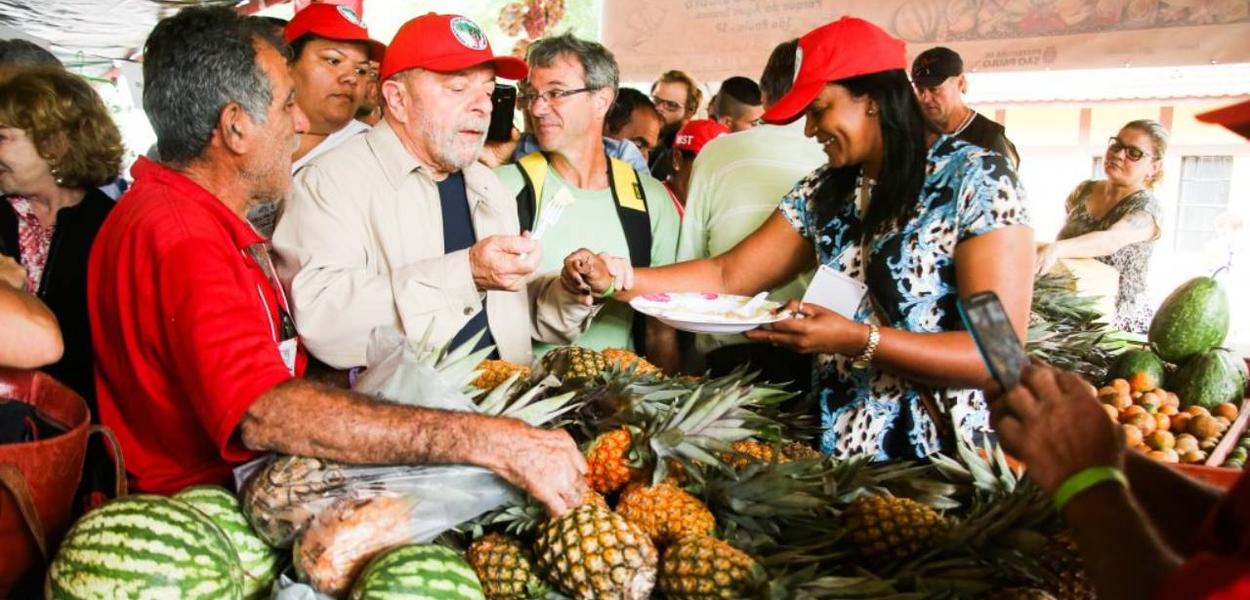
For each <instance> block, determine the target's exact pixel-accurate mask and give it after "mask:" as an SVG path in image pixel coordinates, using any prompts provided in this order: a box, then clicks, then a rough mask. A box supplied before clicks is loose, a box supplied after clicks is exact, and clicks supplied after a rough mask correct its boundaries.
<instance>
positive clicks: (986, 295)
mask: <svg viewBox="0 0 1250 600" xmlns="http://www.w3.org/2000/svg"><path fill="white" fill-rule="evenodd" d="M959 316H960V317H962V318H963V321H964V327H966V328H968V332H969V333H971V334H972V339H973V340H974V341H975V342H976V343H977V348H978V349H979V350H980V351H981V358H982V359H983V360H984V361H985V366H986V367H987V368H988V369H989V371H990V375H991V376H992V377H993V378H994V381H997V382H998V385H1000V386H1002V388H1003V391H1006V390H1009V389H1011V388H1013V387H1016V384H1017V383H1019V382H1020V371H1022V370H1023V369H1024V366H1025V365H1026V364H1028V362H1029V357H1028V355H1027V354H1025V353H1024V345H1023V344H1021V343H1020V338H1019V337H1018V336H1016V330H1015V329H1013V328H1012V327H1011V318H1010V317H1008V316H1007V311H1006V310H1005V309H1004V308H1003V304H1002V302H999V300H998V295H997V294H995V293H994V292H980V293H977V294H973V295H972V296H969V297H968V298H967V299H960V300H959Z"/></svg>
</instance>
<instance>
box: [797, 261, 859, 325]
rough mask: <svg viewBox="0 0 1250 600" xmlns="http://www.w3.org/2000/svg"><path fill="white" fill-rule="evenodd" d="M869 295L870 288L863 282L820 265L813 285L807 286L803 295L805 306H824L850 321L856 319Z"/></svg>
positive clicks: (813, 279)
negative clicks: (861, 305)
mask: <svg viewBox="0 0 1250 600" xmlns="http://www.w3.org/2000/svg"><path fill="white" fill-rule="evenodd" d="M867 293H868V286H867V285H864V283H863V282H861V281H859V280H857V279H852V278H850V277H848V276H847V275H846V274H844V273H842V272H841V271H835V270H833V269H831V268H829V267H828V266H825V265H820V268H819V269H816V276H815V277H813V278H812V283H811V284H810V285H808V286H807V292H805V293H804V294H803V304H815V305H817V306H823V307H825V308H827V309H829V310H832V311H833V312H836V313H838V314H840V315H842V316H844V317H846V318H848V319H854V318H855V313H856V312H858V311H859V306H860V304H862V303H863V301H864V296H865V295H866V294H867Z"/></svg>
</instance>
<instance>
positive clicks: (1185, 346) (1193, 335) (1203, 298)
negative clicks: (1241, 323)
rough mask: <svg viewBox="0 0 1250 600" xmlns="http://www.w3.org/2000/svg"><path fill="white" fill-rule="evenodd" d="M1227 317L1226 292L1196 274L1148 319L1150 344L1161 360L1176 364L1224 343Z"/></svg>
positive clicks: (1212, 280) (1213, 281) (1214, 283)
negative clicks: (1151, 318)
mask: <svg viewBox="0 0 1250 600" xmlns="http://www.w3.org/2000/svg"><path fill="white" fill-rule="evenodd" d="M1228 320H1229V314H1228V294H1226V293H1224V289H1223V288H1221V287H1220V284H1219V283H1218V282H1216V281H1215V280H1214V279H1212V278H1210V277H1196V278H1194V279H1191V280H1189V281H1188V282H1186V283H1184V284H1183V285H1181V286H1180V287H1178V288H1176V289H1175V290H1174V291H1173V292H1172V293H1171V294H1169V295H1168V297H1167V299H1166V300H1164V301H1163V304H1162V305H1160V306H1159V311H1158V312H1156V313H1155V316H1154V320H1153V321H1151V322H1150V336H1149V337H1150V344H1151V345H1152V346H1153V347H1154V349H1155V352H1157V353H1158V354H1159V356H1160V357H1161V358H1162V359H1163V360H1166V361H1168V362H1173V363H1178V364H1179V363H1181V362H1182V361H1184V360H1185V359H1188V358H1189V357H1191V356H1196V355H1198V354H1202V353H1203V352H1206V351H1207V350H1210V349H1212V348H1215V347H1216V346H1219V345H1220V344H1222V343H1224V338H1225V337H1226V336H1227V335H1228Z"/></svg>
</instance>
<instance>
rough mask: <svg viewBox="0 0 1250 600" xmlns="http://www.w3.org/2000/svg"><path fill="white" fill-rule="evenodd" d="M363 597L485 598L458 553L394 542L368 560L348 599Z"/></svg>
mask: <svg viewBox="0 0 1250 600" xmlns="http://www.w3.org/2000/svg"><path fill="white" fill-rule="evenodd" d="M365 598H395V599H405V598H411V599H412V600H416V599H418V598H421V599H424V598H429V599H439V600H441V599H468V598H473V599H477V600H484V599H485V598H486V596H485V595H484V594H483V593H482V584H481V583H480V582H478V580H477V575H475V574H474V573H473V567H470V566H469V563H467V562H465V560H464V558H462V557H461V556H460V553H458V552H456V551H454V550H452V549H450V548H447V547H445V546H438V545H434V544H409V545H406V546H397V547H395V548H392V549H390V550H387V551H386V552H383V553H382V554H379V555H377V556H375V557H374V558H373V560H371V561H369V564H368V565H367V566H365V570H364V571H362V572H361V574H360V577H359V578H357V579H356V584H355V585H353V586H352V593H351V600H364V599H365Z"/></svg>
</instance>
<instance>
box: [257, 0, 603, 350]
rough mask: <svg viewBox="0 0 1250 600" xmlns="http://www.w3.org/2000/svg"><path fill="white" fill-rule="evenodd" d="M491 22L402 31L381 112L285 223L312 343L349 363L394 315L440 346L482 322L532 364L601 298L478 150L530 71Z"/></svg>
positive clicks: (284, 245)
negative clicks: (553, 263) (556, 252)
mask: <svg viewBox="0 0 1250 600" xmlns="http://www.w3.org/2000/svg"><path fill="white" fill-rule="evenodd" d="M527 72H528V68H527V66H526V65H525V63H524V62H523V61H521V60H519V59H516V58H512V57H509V56H495V55H494V54H493V53H492V52H491V49H490V44H489V42H488V41H487V38H486V35H485V33H483V32H482V30H481V28H479V27H478V26H477V24H476V23H474V22H473V21H471V20H469V19H467V18H464V17H461V16H457V15H439V14H434V13H430V14H427V15H424V16H420V17H417V18H415V19H412V20H411V21H409V22H408V23H406V24H404V26H403V27H402V28H400V30H399V32H398V33H397V34H396V36H395V39H394V40H393V41H392V43H391V46H390V48H389V49H388V51H387V53H386V57H385V58H384V59H383V61H382V66H381V79H382V94H383V97H384V98H385V101H386V108H385V110H384V116H383V121H382V122H381V123H379V124H378V126H377V127H374V128H373V129H372V130H371V131H370V132H368V133H366V134H364V135H360V136H357V137H355V138H353V139H351V140H348V141H347V142H345V143H343V145H341V146H339V147H338V148H335V149H334V150H332V151H330V152H328V153H326V154H324V155H322V156H320V157H318V158H317V159H315V160H313V161H312V162H311V163H309V164H308V165H307V166H306V167H304V169H303V170H301V171H300V172H299V173H298V174H297V175H296V177H295V184H294V193H293V194H292V196H291V198H290V199H289V200H288V201H287V207H286V209H285V212H284V214H283V216H282V218H281V219H280V221H279V223H278V227H277V230H276V231H275V233H274V238H273V240H274V249H275V251H276V253H277V255H278V258H279V261H278V270H279V272H280V273H281V276H282V280H283V283H284V285H285V286H286V287H287V289H288V290H289V292H290V301H291V304H292V307H293V310H294V316H295V319H296V321H297V322H298V324H299V331H300V334H301V337H302V339H303V340H304V342H305V343H306V344H307V347H308V349H309V350H310V351H311V352H312V354H313V355H314V356H315V357H316V358H318V359H319V360H321V361H322V362H324V363H326V364H328V365H330V366H331V367H334V368H337V369H349V368H353V367H360V366H364V365H365V350H366V347H367V346H368V343H369V336H370V333H371V332H372V331H373V330H374V329H375V328H377V327H394V328H396V329H398V330H399V331H401V332H403V333H404V334H405V335H407V336H408V338H409V339H410V340H413V341H419V340H421V339H422V337H423V336H424V334H425V332H426V331H427V329H432V341H433V342H434V343H436V344H445V343H452V344H453V345H455V344H459V343H461V342H464V341H466V340H468V339H470V338H472V337H473V336H474V335H476V334H478V333H482V334H483V335H482V337H481V339H480V342H479V347H483V346H486V345H493V346H495V348H496V351H497V353H498V354H499V356H500V357H501V358H503V359H505V360H509V361H513V362H518V363H522V364H529V363H530V362H531V358H532V354H531V338H537V339H541V340H544V341H549V342H552V343H568V342H570V341H572V340H573V339H575V338H576V337H577V336H578V335H579V334H580V333H581V332H582V331H583V330H584V329H585V327H586V326H587V325H588V323H589V320H590V318H591V317H592V316H593V315H594V314H595V312H596V311H597V307H592V306H585V305H582V304H580V303H578V301H577V297H576V296H574V295H572V294H570V293H568V292H566V291H565V290H564V289H563V288H562V287H561V286H560V284H559V282H558V281H557V279H558V274H552V275H549V276H546V277H532V275H533V273H534V270H535V266H536V265H537V264H538V261H539V260H540V259H541V258H542V252H541V247H540V246H539V244H538V243H537V241H535V240H532V239H530V238H529V237H528V236H522V235H520V228H519V223H518V220H517V210H516V204H515V194H514V193H513V192H511V191H509V190H508V189H507V188H506V187H505V186H504V185H502V184H501V183H500V182H499V179H498V178H497V177H496V176H495V175H494V174H493V173H492V172H491V171H490V169H489V168H487V167H486V166H484V165H482V164H480V163H478V162H477V158H478V155H479V153H480V152H481V149H482V145H483V142H484V139H485V137H486V132H487V128H488V125H489V122H490V115H491V93H492V91H493V90H494V87H495V77H496V76H497V75H498V76H500V77H504V78H507V79H520V78H523V77H525V75H526V74H527Z"/></svg>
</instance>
